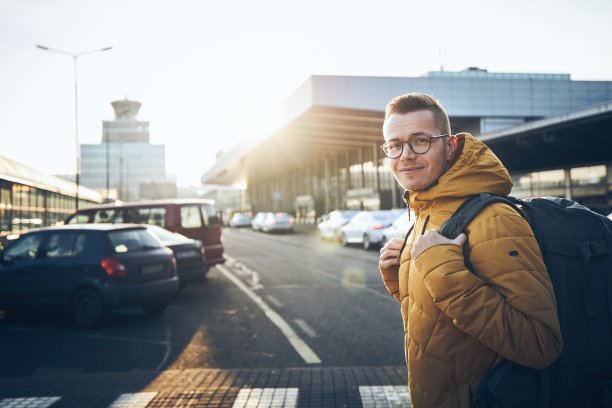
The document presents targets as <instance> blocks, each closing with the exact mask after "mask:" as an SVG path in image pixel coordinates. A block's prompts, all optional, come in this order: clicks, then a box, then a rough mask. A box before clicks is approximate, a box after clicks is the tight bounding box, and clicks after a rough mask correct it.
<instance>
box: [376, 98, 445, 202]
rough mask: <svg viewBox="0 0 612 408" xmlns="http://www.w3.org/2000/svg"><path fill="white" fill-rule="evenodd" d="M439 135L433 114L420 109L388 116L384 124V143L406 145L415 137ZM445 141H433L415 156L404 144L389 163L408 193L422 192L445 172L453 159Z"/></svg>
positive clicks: (396, 177) (442, 139)
mask: <svg viewBox="0 0 612 408" xmlns="http://www.w3.org/2000/svg"><path fill="white" fill-rule="evenodd" d="M440 133H441V131H440V129H438V128H437V127H436V125H435V123H434V118H433V113H432V112H430V111H428V110H420V111H415V112H410V113H405V114H397V113H396V114H392V115H390V116H389V117H388V118H387V119H386V120H385V123H384V125H383V135H384V137H385V142H388V141H400V142H407V141H409V140H412V139H413V138H414V137H416V136H437V135H439V134H440ZM451 150H452V149H451V148H450V147H449V146H448V138H438V139H433V140H432V142H431V148H430V149H429V151H428V152H427V153H424V154H416V153H414V152H413V151H412V150H411V149H410V147H408V145H404V149H403V151H402V154H401V156H400V157H398V158H397V159H390V160H391V171H392V172H393V175H394V176H395V179H396V180H397V182H398V183H399V184H400V185H401V186H402V187H404V189H406V190H408V191H422V190H425V189H427V188H428V187H429V186H431V185H432V184H433V183H434V182H435V181H436V180H438V178H440V176H441V175H442V174H444V172H445V171H446V169H447V166H448V163H449V162H450V159H451V156H452V151H451Z"/></svg>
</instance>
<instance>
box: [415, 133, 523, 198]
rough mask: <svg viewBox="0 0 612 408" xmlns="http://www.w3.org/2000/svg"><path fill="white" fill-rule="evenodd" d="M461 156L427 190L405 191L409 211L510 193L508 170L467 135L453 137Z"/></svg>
mask: <svg viewBox="0 0 612 408" xmlns="http://www.w3.org/2000/svg"><path fill="white" fill-rule="evenodd" d="M457 138H458V139H459V146H460V148H461V146H463V147H462V148H461V153H460V154H459V157H458V158H457V160H456V161H455V163H454V164H453V165H452V166H451V167H450V169H448V170H447V171H446V173H444V174H443V175H442V176H441V177H440V178H439V179H438V182H437V183H434V184H433V185H432V186H431V187H429V188H428V189H427V190H423V191H410V192H409V191H406V193H405V194H404V198H405V199H407V200H408V201H409V205H410V207H411V208H424V207H427V206H429V205H430V203H431V202H433V201H434V200H437V201H439V200H440V199H445V198H446V199H449V200H453V199H456V198H464V197H467V196H471V195H474V194H480V193H491V194H497V195H502V196H506V195H508V194H510V191H511V190H512V179H511V178H510V174H509V173H508V170H507V169H506V168H505V167H504V165H503V164H502V163H501V161H500V160H499V159H498V158H497V156H496V155H495V154H494V153H493V152H492V151H491V149H489V148H488V147H487V146H486V145H485V144H484V143H482V142H481V141H480V140H478V139H476V138H475V137H474V136H472V135H471V134H469V133H459V134H457Z"/></svg>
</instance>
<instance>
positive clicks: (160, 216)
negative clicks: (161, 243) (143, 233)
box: [147, 208, 166, 227]
mask: <svg viewBox="0 0 612 408" xmlns="http://www.w3.org/2000/svg"><path fill="white" fill-rule="evenodd" d="M147 224H153V225H158V226H160V227H164V226H165V225H166V209H165V208H151V211H150V213H149V218H148V220H147Z"/></svg>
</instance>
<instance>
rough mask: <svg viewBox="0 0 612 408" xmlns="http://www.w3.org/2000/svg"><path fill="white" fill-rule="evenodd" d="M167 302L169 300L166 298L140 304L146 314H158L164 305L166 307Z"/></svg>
mask: <svg viewBox="0 0 612 408" xmlns="http://www.w3.org/2000/svg"><path fill="white" fill-rule="evenodd" d="M168 303H169V302H168V301H167V300H164V301H158V302H151V303H146V304H144V305H142V308H143V310H144V311H145V313H146V314H149V315H158V314H160V313H161V312H163V311H164V309H165V308H166V307H168Z"/></svg>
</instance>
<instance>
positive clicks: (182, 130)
mask: <svg viewBox="0 0 612 408" xmlns="http://www.w3.org/2000/svg"><path fill="white" fill-rule="evenodd" d="M611 19H612V1H610V0H540V1H533V0H465V1H461V0H430V1H424V0H421V1H418V2H417V1H414V0H403V1H399V0H376V1H364V0H346V1H345V0H322V1H319V0H258V1H253V0H234V1H210V0H0V155H2V156H4V157H8V158H10V159H12V160H15V161H18V162H21V163H23V164H26V165H28V166H30V167H33V168H35V169H37V170H40V171H44V172H47V173H50V174H74V169H75V162H76V160H75V158H76V156H75V155H76V149H75V141H76V135H75V110H74V71H73V59H72V57H70V56H69V55H63V54H59V53H55V52H49V51H43V50H40V49H38V48H36V44H41V45H44V46H47V47H51V48H55V49H60V50H64V51H67V52H69V53H73V54H77V53H80V52H83V51H89V50H95V49H100V48H104V47H109V46H112V47H113V49H112V50H110V51H105V52H96V53H91V54H87V55H83V56H80V57H79V58H78V60H77V67H78V74H77V82H78V122H79V127H78V139H79V142H80V143H100V141H101V137H102V121H104V120H112V119H113V118H114V114H113V110H112V107H111V105H110V103H111V102H112V101H114V100H118V99H124V98H128V99H131V100H137V101H139V102H141V103H142V108H141V109H140V112H139V114H138V119H139V120H144V121H149V122H150V134H151V142H152V143H155V144H165V145H166V171H167V173H168V174H171V175H174V176H175V177H176V179H177V183H178V184H179V186H190V185H199V179H200V176H201V175H202V174H203V173H204V172H206V170H208V169H209V168H210V167H211V166H212V165H213V164H214V162H215V155H216V153H218V152H220V151H225V152H227V151H229V150H230V149H231V148H232V147H233V146H235V145H236V144H237V143H240V141H241V140H242V139H244V138H253V137H255V138H257V137H265V136H266V135H268V134H270V132H271V130H272V129H274V127H275V126H277V123H276V117H277V112H278V110H279V108H280V106H281V104H282V103H283V101H284V100H285V99H286V98H288V97H289V96H290V95H291V93H292V92H293V91H295V90H296V89H297V88H298V87H299V86H300V85H301V84H302V83H303V82H304V81H306V80H307V78H308V77H309V76H311V75H356V76H420V75H423V74H425V73H426V72H428V71H435V70H439V69H440V68H441V67H444V69H445V70H448V71H459V70H463V69H465V68H466V67H468V66H478V67H481V68H484V69H487V70H489V71H490V72H531V73H567V74H570V75H571V77H572V79H574V80H612V51H611V50H612V48H611V47H612V46H611V40H612V24H610V20H611ZM383 109H384V107H382V106H381V111H382V110H383Z"/></svg>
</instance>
